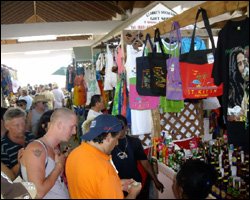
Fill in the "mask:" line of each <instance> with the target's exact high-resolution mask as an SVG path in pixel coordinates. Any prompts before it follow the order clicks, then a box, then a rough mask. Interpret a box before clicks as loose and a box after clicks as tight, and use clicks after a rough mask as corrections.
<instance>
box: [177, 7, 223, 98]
mask: <svg viewBox="0 0 250 200" xmlns="http://www.w3.org/2000/svg"><path fill="white" fill-rule="evenodd" d="M200 13H202V18H203V21H204V24H205V28H206V30H207V32H208V35H209V38H210V41H211V44H212V49H205V50H197V51H195V50H194V36H195V29H196V22H197V19H198V17H199V14H200ZM214 52H215V45H214V40H213V36H212V31H211V27H210V25H209V21H208V18H207V13H206V10H204V9H203V8H200V9H199V10H198V12H197V15H196V21H195V25H194V30H193V34H192V40H191V47H190V52H188V53H185V54H181V55H180V73H181V80H182V87H183V88H182V89H183V97H184V99H201V98H207V97H216V96H220V95H222V94H223V85H222V84H221V85H220V86H217V85H215V84H214V79H213V78H212V70H213V62H214Z"/></svg>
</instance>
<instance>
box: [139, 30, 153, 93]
mask: <svg viewBox="0 0 250 200" xmlns="http://www.w3.org/2000/svg"><path fill="white" fill-rule="evenodd" d="M147 42H149V44H150V47H151V49H152V50H153V44H152V42H151V39H150V35H149V34H147V35H146V40H145V44H144V45H143V52H142V56H141V57H137V58H136V91H137V92H138V94H139V95H143V96H154V95H153V93H152V89H151V87H150V63H149V58H148V52H147V48H146V46H147Z"/></svg>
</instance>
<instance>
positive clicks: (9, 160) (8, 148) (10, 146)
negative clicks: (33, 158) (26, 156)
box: [1, 132, 35, 169]
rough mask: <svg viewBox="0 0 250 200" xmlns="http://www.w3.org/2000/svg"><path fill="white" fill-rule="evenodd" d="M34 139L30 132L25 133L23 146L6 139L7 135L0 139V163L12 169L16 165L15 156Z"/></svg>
mask: <svg viewBox="0 0 250 200" xmlns="http://www.w3.org/2000/svg"><path fill="white" fill-rule="evenodd" d="M34 139H35V136H34V134H33V133H31V132H26V133H25V146H22V145H20V144H17V143H15V142H12V141H11V140H10V139H9V138H8V133H6V134H5V136H4V137H3V138H2V139H1V162H2V163H4V164H5V165H6V166H7V167H8V168H10V169H11V168H12V167H14V166H15V165H16V164H17V163H18V160H17V154H18V151H19V149H21V148H23V147H26V146H27V144H29V143H30V142H31V141H33V140H34Z"/></svg>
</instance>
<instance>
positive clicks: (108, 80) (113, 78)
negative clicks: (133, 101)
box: [104, 44, 117, 90]
mask: <svg viewBox="0 0 250 200" xmlns="http://www.w3.org/2000/svg"><path fill="white" fill-rule="evenodd" d="M106 59H107V60H106V67H105V78H104V90H113V88H114V87H115V86H116V83H117V74H116V73H114V72H112V67H113V61H114V60H113V55H112V52H111V50H110V48H109V45H108V44H107V53H106Z"/></svg>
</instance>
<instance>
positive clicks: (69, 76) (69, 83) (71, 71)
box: [66, 65, 76, 92]
mask: <svg viewBox="0 0 250 200" xmlns="http://www.w3.org/2000/svg"><path fill="white" fill-rule="evenodd" d="M75 76H76V71H75V68H74V67H73V66H71V65H69V66H68V67H67V71H66V89H67V90H68V91H69V92H71V90H72V88H73V87H74V80H75Z"/></svg>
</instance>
